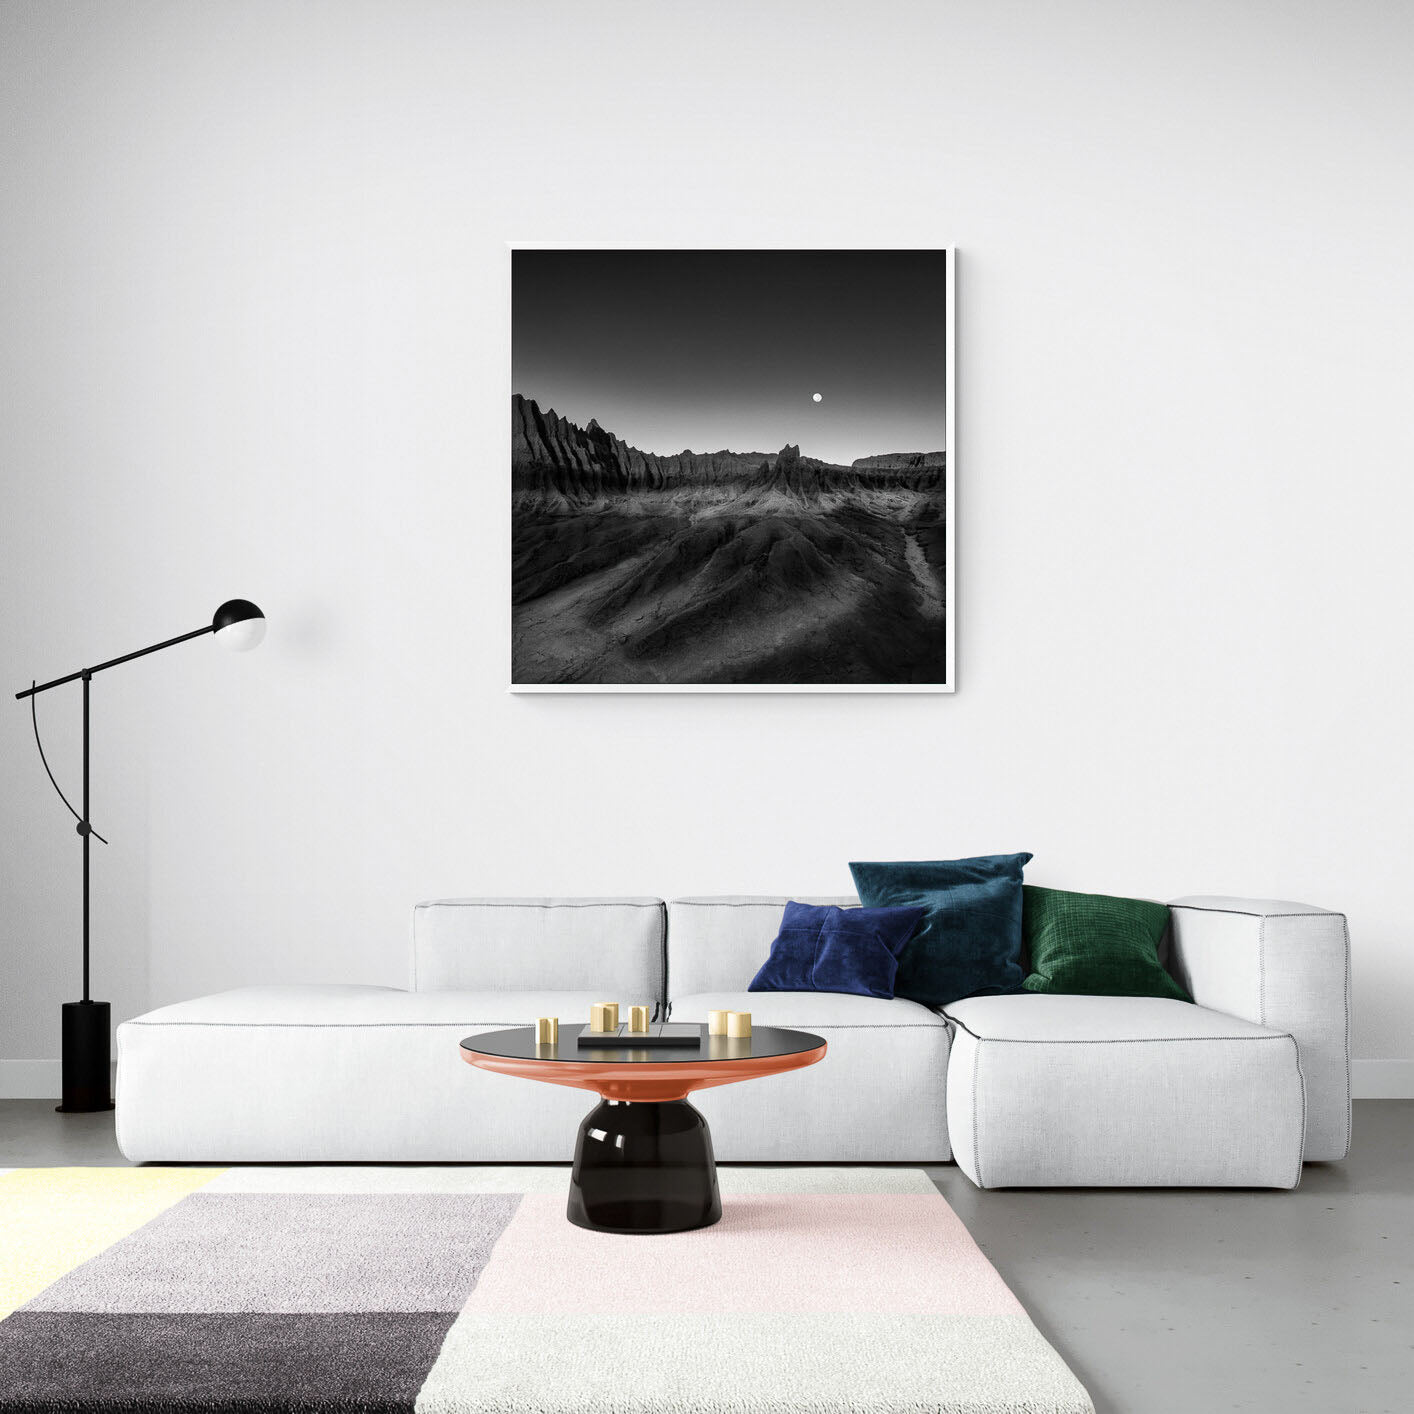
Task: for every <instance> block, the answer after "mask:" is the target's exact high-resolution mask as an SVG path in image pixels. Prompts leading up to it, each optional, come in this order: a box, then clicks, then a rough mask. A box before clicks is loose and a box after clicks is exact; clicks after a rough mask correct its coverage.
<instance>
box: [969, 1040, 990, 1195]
mask: <svg viewBox="0 0 1414 1414" xmlns="http://www.w3.org/2000/svg"><path fill="white" fill-rule="evenodd" d="M963 1030H964V1031H966V1030H967V1028H966V1027H963ZM967 1034H968V1035H969V1036H972V1039H973V1040H974V1041H975V1042H976V1043H977V1044H976V1045H975V1046H973V1048H972V1167H973V1168H975V1169H976V1170H977V1186H978V1188H985V1187H986V1186H987V1185H986V1184H985V1183H983V1182H982V1136H981V1134H980V1132H979V1131H978V1128H977V1072H978V1071H979V1070H980V1069H981V1068H982V1038H981V1037H980V1036H973V1035H972V1032H970V1031H968V1032H967Z"/></svg>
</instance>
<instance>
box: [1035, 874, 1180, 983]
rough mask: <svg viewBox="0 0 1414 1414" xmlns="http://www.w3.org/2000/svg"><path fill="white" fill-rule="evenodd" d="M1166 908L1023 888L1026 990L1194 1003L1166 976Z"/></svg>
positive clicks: (1136, 901) (1141, 901) (1143, 901)
mask: <svg viewBox="0 0 1414 1414" xmlns="http://www.w3.org/2000/svg"><path fill="white" fill-rule="evenodd" d="M1168 926H1169V911H1168V907H1167V905H1165V904H1162V903H1152V902H1151V901H1150V900H1148V899H1142V898H1111V897H1110V896H1109V895H1108V894H1073V893H1069V892H1068V891H1066V890H1064V889H1041V888H1036V887H1033V886H1032V885H1031V884H1028V885H1027V886H1026V887H1025V888H1024V889H1023V890H1022V931H1023V933H1024V934H1025V938H1026V953H1027V957H1028V958H1029V960H1030V962H1029V965H1030V968H1031V972H1030V975H1029V976H1028V977H1027V979H1026V981H1025V982H1024V983H1022V985H1023V986H1024V987H1025V988H1026V990H1027V991H1028V992H1053V993H1065V994H1069V995H1080V996H1091V997H1173V998H1174V999H1175V1000H1177V1001H1180V1002H1188V1001H1192V1000H1193V998H1192V997H1190V996H1189V995H1188V993H1187V992H1185V991H1184V990H1183V988H1182V987H1180V986H1179V985H1178V983H1177V982H1175V981H1174V979H1173V978H1172V977H1170V976H1169V974H1168V973H1167V972H1165V971H1164V967H1163V964H1162V963H1161V962H1160V961H1159V945H1160V944H1161V943H1162V942H1163V939H1164V933H1165V931H1166V930H1167V928H1168Z"/></svg>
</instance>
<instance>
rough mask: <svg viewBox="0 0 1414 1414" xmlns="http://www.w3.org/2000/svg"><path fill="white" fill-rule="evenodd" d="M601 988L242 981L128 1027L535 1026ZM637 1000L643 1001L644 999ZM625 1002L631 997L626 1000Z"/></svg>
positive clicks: (582, 1013) (568, 1015)
mask: <svg viewBox="0 0 1414 1414" xmlns="http://www.w3.org/2000/svg"><path fill="white" fill-rule="evenodd" d="M606 1000H608V1001H612V1000H613V998H612V997H608V998H606V997H604V996H601V995H600V994H599V993H598V992H569V991H563V992H561V991H555V992H550V991H545V992H531V991H519V992H481V991H455V992H450V991H449V992H404V991H402V990H400V989H399V988H396V987H358V986H348V985H343V984H327V985H326V984H311V985H305V986H300V985H291V986H271V987H237V988H235V989H234V990H232V991H229V992H216V993H213V994H212V995H211V996H206V997H196V998H193V1000H191V1001H188V1002H176V1003H174V1004H173V1005H171V1006H164V1007H158V1008H157V1010H156V1011H150V1012H148V1013H147V1014H146V1015H144V1016H139V1017H135V1018H134V1019H133V1020H132V1021H127V1022H124V1023H123V1024H124V1026H131V1027H147V1026H245V1027H259V1026H281V1027H296V1026H298V1027H309V1028H321V1027H322V1028H328V1027H343V1026H348V1027H358V1026H453V1027H455V1026H466V1027H471V1028H473V1029H475V1028H478V1027H479V1028H487V1029H494V1028H495V1027H499V1026H529V1025H533V1024H534V1022H535V1019H536V1018H537V1017H541V1016H557V1017H559V1018H560V1020H561V1021H567V1022H586V1021H588V1020H589V1008H590V1006H591V1005H592V1004H593V1003H594V1002H601V1001H606ZM633 1000H636V1001H644V1000H646V998H643V997H637V998H634V999H633ZM623 1001H624V1002H625V1003H628V1002H629V1001H630V999H629V998H628V997H625V998H623Z"/></svg>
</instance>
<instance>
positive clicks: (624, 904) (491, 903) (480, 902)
mask: <svg viewBox="0 0 1414 1414" xmlns="http://www.w3.org/2000/svg"><path fill="white" fill-rule="evenodd" d="M662 907H664V904H663V901H662V899H654V900H653V901H652V902H650V903H633V902H632V901H630V900H627V899H622V900H620V899H605V900H603V901H602V902H598V901H596V902H594V903H500V902H497V901H496V900H494V899H479V898H472V899H467V900H465V901H464V902H459V901H458V900H456V899H428V900H427V901H426V902H425V903H415V904H413V908H414V909H417V908H662Z"/></svg>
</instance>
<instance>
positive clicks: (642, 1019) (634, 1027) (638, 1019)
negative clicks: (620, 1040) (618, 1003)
mask: <svg viewBox="0 0 1414 1414" xmlns="http://www.w3.org/2000/svg"><path fill="white" fill-rule="evenodd" d="M651 1015H652V1012H651V1011H650V1009H649V1008H648V1007H646V1006H631V1007H629V1009H628V1029H629V1030H630V1031H647V1030H648V1018H649V1017H650V1016H651Z"/></svg>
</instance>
